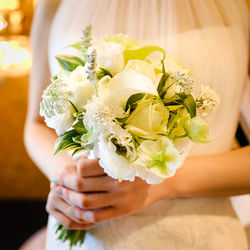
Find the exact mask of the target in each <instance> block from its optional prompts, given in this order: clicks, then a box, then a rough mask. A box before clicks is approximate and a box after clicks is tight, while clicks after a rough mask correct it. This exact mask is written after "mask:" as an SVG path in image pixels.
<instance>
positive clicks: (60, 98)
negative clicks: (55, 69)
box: [40, 79, 73, 118]
mask: <svg viewBox="0 0 250 250" xmlns="http://www.w3.org/2000/svg"><path fill="white" fill-rule="evenodd" d="M72 95H73V93H72V92H71V91H70V90H69V89H68V88H67V84H66V83H64V82H63V80H62V79H56V80H52V83H51V84H50V85H49V86H48V87H47V88H46V90H45V91H44V93H43V95H42V98H43V100H42V102H41V103H40V114H41V116H45V117H47V118H51V117H52V116H55V115H59V114H63V113H64V112H65V111H66V109H68V106H69V105H70V103H69V99H70V97H72Z"/></svg>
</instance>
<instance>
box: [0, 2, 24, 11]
mask: <svg viewBox="0 0 250 250" xmlns="http://www.w3.org/2000/svg"><path fill="white" fill-rule="evenodd" d="M18 7H19V1H18V0H0V10H15V9H17V8H18Z"/></svg>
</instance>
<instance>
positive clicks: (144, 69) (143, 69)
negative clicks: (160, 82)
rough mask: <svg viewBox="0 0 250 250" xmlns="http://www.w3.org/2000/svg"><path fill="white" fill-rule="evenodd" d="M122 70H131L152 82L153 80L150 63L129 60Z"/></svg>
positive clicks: (152, 68) (153, 74) (152, 70)
mask: <svg viewBox="0 0 250 250" xmlns="http://www.w3.org/2000/svg"><path fill="white" fill-rule="evenodd" d="M124 70H133V71H136V72H139V73H141V74H143V75H145V76H146V77H148V78H149V79H150V80H151V81H152V82H154V80H155V71H154V67H153V66H152V64H151V63H148V62H146V61H143V60H129V61H128V63H127V65H126V66H125V68H124Z"/></svg>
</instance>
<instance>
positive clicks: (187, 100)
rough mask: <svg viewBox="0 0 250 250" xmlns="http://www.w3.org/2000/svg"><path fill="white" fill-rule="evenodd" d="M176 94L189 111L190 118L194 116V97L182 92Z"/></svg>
mask: <svg viewBox="0 0 250 250" xmlns="http://www.w3.org/2000/svg"><path fill="white" fill-rule="evenodd" d="M178 96H179V97H180V99H181V100H182V102H183V105H184V106H185V108H186V109H187V111H188V112H189V114H190V116H191V118H193V117H195V116H196V102H195V99H194V97H193V96H192V95H191V94H188V95H187V94H185V93H184V92H183V93H179V94H178Z"/></svg>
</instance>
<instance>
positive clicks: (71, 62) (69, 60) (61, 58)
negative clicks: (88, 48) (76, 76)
mask: <svg viewBox="0 0 250 250" xmlns="http://www.w3.org/2000/svg"><path fill="white" fill-rule="evenodd" d="M56 59H57V61H58V63H59V65H60V66H61V67H62V68H63V69H64V70H67V71H70V72H71V71H73V70H75V69H76V68H77V67H78V66H80V65H81V66H84V65H85V62H84V61H83V60H82V59H81V58H79V57H77V56H68V55H58V56H56Z"/></svg>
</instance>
